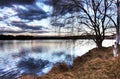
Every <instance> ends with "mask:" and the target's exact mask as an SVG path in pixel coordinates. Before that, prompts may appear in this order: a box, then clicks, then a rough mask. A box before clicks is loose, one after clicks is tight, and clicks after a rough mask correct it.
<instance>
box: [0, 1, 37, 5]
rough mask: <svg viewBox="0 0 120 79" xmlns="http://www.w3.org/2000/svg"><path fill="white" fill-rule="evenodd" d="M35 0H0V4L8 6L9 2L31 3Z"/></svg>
mask: <svg viewBox="0 0 120 79" xmlns="http://www.w3.org/2000/svg"><path fill="white" fill-rule="evenodd" d="M34 2H35V0H0V6H8V5H11V4H33V3H34Z"/></svg>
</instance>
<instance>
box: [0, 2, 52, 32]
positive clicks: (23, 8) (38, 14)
mask: <svg viewBox="0 0 120 79" xmlns="http://www.w3.org/2000/svg"><path fill="white" fill-rule="evenodd" d="M48 4H50V2H49V0H0V30H1V32H7V31H8V32H10V33H13V32H11V31H12V30H13V31H20V32H24V31H28V32H29V31H30V32H32V30H33V32H34V31H35V30H36V31H38V32H40V30H42V31H44V30H43V29H42V28H44V27H46V26H48V25H45V24H43V25H42V23H41V22H40V21H42V19H47V18H48V17H49V16H50V13H51V6H50V5H48ZM34 21H36V22H37V25H36V23H32V24H31V22H34ZM38 22H40V23H38ZM45 22H47V21H45ZM45 22H43V23H45ZM48 23H49V21H48ZM48 23H46V24H48ZM30 24H31V25H30ZM4 27H5V29H3V28H4ZM15 27H16V28H15ZM9 28H13V29H12V30H11V29H10V30H8V29H9ZM6 29H7V30H6ZM18 29H19V30H18ZM44 29H45V28H44ZM18 33H19V32H18Z"/></svg>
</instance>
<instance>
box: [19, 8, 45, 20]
mask: <svg viewBox="0 0 120 79" xmlns="http://www.w3.org/2000/svg"><path fill="white" fill-rule="evenodd" d="M33 7H34V6H33ZM18 16H19V17H20V18H22V19H28V20H34V19H36V20H41V19H43V18H47V13H46V12H45V11H44V10H42V9H39V8H38V9H32V8H29V9H28V11H25V10H22V9H21V10H19V12H18Z"/></svg>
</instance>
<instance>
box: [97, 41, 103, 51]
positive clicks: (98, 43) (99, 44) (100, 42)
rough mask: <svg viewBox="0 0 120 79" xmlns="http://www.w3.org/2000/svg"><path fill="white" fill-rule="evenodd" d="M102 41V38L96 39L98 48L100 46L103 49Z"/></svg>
mask: <svg viewBox="0 0 120 79" xmlns="http://www.w3.org/2000/svg"><path fill="white" fill-rule="evenodd" d="M102 42H103V40H102V39H97V40H96V45H97V48H98V49H101V48H102Z"/></svg>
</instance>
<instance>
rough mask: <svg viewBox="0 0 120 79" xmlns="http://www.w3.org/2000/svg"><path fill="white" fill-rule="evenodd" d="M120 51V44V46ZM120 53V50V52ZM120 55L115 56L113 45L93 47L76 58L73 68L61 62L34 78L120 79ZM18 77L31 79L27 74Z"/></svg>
mask: <svg viewBox="0 0 120 79" xmlns="http://www.w3.org/2000/svg"><path fill="white" fill-rule="evenodd" d="M119 51H120V46H119ZM119 53H120V52H119ZM119 73H120V56H119V57H118V58H115V57H113V53H112V47H111V46H110V47H104V48H102V49H101V50H99V49H97V48H93V49H92V50H90V51H89V52H87V53H86V54H84V55H83V56H78V57H77V58H75V59H74V63H73V68H71V69H69V68H68V67H67V66H66V64H64V63H61V64H59V65H57V66H55V67H53V68H52V69H51V71H50V72H48V73H47V74H45V75H43V76H40V77H36V78H34V79H58V78H59V79H119V78H120V74H119ZM23 77H24V78H22V77H21V78H18V79H29V78H27V77H25V76H23Z"/></svg>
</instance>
